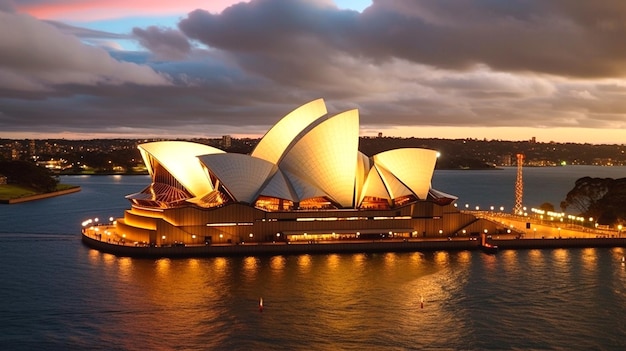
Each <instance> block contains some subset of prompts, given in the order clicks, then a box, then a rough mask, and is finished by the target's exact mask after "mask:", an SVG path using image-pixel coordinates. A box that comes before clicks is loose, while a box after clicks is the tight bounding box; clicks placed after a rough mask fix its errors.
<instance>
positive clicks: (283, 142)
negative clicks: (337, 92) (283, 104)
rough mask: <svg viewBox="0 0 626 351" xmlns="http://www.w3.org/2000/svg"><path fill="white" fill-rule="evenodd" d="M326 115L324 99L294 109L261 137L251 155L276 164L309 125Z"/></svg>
mask: <svg viewBox="0 0 626 351" xmlns="http://www.w3.org/2000/svg"><path fill="white" fill-rule="evenodd" d="M326 113H327V110H326V104H325V103H324V99H317V100H313V101H311V102H309V103H306V104H304V105H302V106H300V107H298V108H296V109H295V110H293V111H291V112H290V113H289V114H287V115H286V116H285V117H283V118H282V119H281V120H280V121H278V123H276V124H275V125H274V126H273V127H272V128H271V129H270V130H269V131H268V132H267V133H266V134H265V135H264V136H263V138H262V139H261V141H259V143H258V144H257V146H256V147H255V148H254V150H253V151H252V154H251V155H252V156H254V157H258V158H262V159H264V160H267V161H269V162H272V163H274V164H277V163H278V162H279V161H280V159H281V158H282V157H283V155H284V154H285V151H286V150H287V148H288V147H289V145H290V144H291V142H292V141H293V140H294V139H295V138H296V137H297V136H298V135H299V134H300V133H301V132H302V131H303V130H304V129H306V128H307V127H308V126H309V125H310V124H311V123H313V122H314V121H315V120H317V119H318V118H320V117H322V116H324V115H326Z"/></svg>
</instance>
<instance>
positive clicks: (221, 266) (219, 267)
mask: <svg viewBox="0 0 626 351" xmlns="http://www.w3.org/2000/svg"><path fill="white" fill-rule="evenodd" d="M228 262H229V261H228V260H226V259H225V258H224V257H217V258H216V259H215V260H213V266H214V268H213V270H214V271H215V272H224V271H225V270H226V267H227V266H228Z"/></svg>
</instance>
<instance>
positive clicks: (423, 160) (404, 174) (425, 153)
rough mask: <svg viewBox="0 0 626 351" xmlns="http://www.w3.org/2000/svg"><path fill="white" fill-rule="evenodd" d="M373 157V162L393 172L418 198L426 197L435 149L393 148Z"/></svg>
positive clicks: (435, 156)
mask: <svg viewBox="0 0 626 351" xmlns="http://www.w3.org/2000/svg"><path fill="white" fill-rule="evenodd" d="M373 159H374V164H376V165H380V166H382V167H384V168H385V169H387V170H388V171H390V172H391V173H393V175H394V176H396V177H397V178H398V179H399V180H400V181H401V182H402V183H403V184H405V185H406V186H407V187H409V188H410V189H411V191H412V192H413V193H414V194H415V195H416V196H417V197H418V198H420V199H421V200H424V199H426V197H427V196H428V189H430V182H431V179H432V176H433V171H434V169H435V163H436V162H437V152H436V151H434V150H428V149H417V148H406V149H395V150H389V151H385V152H381V153H379V154H377V155H374V158H373ZM394 197H395V196H394Z"/></svg>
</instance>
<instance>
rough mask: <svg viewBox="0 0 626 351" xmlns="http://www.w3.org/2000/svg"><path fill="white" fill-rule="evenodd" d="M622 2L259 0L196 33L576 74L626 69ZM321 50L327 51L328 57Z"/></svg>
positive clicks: (243, 46)
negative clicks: (341, 3) (327, 2)
mask: <svg viewBox="0 0 626 351" xmlns="http://www.w3.org/2000/svg"><path fill="white" fill-rule="evenodd" d="M624 7H625V6H624V5H623V4H621V3H619V2H616V1H614V0H599V1H594V2H585V3H584V4H583V5H581V4H579V2H572V1H565V0H562V1H560V0H552V1H543V0H536V1H491V0H473V1H427V0H379V1H374V2H373V4H372V6H370V7H369V8H367V9H366V10H365V11H364V12H363V13H357V12H354V11H346V10H343V11H342V10H338V9H336V8H333V7H331V6H320V5H316V4H315V3H314V2H310V1H305V0H261V1H251V2H250V3H240V4H238V5H234V6H232V7H230V8H228V9H226V10H224V11H223V12H222V13H221V14H211V13H209V12H206V11H203V10H196V11H194V12H191V13H190V14H189V15H188V17H187V18H185V19H184V20H183V21H181V23H180V28H181V30H182V31H183V32H184V33H185V34H187V35H188V36H189V37H191V38H194V39H197V40H199V41H201V42H203V43H204V44H206V45H208V46H211V47H214V48H219V49H223V50H227V51H229V52H233V53H238V54H241V55H243V54H246V55H250V54H258V55H260V56H262V57H265V56H264V53H267V52H270V51H271V52H273V53H275V54H277V55H279V54H285V55H293V54H294V53H295V52H299V51H303V50H306V46H307V44H308V45H311V46H310V48H312V49H316V50H324V51H326V52H327V51H331V52H334V51H339V52H343V53H346V54H348V55H351V56H352V55H359V56H363V57H365V58H369V59H371V60H375V61H378V60H387V59H389V58H400V59H405V60H408V61H411V62H415V63H420V64H426V65H429V66H433V67H440V68H445V69H454V70H466V69H469V68H471V67H473V66H474V65H476V64H484V65H487V66H489V67H491V68H493V69H495V70H512V71H518V72H537V73H542V74H555V75H562V76H571V77H607V76H614V75H623V74H624V73H625V72H626V65H624V61H625V60H626V46H624V45H623V44H622V38H624V37H626V25H625V23H626V9H625V8H624ZM319 54H322V55H323V54H324V52H321V53H319Z"/></svg>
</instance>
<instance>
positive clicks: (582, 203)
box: [561, 177, 626, 224]
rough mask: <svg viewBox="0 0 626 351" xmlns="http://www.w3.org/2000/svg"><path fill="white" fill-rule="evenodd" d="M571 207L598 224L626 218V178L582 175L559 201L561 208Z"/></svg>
mask: <svg viewBox="0 0 626 351" xmlns="http://www.w3.org/2000/svg"><path fill="white" fill-rule="evenodd" d="M568 207H573V208H575V209H576V210H578V211H579V214H581V215H583V216H585V217H587V216H588V217H593V218H597V221H598V223H600V224H615V223H617V222H623V221H624V219H626V178H620V179H612V178H591V177H583V178H580V179H578V180H577V181H576V183H575V185H574V188H573V189H572V190H570V191H569V192H568V193H567V197H566V198H565V200H564V201H563V202H561V208H562V209H563V210H565V209H567V208H568Z"/></svg>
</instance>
